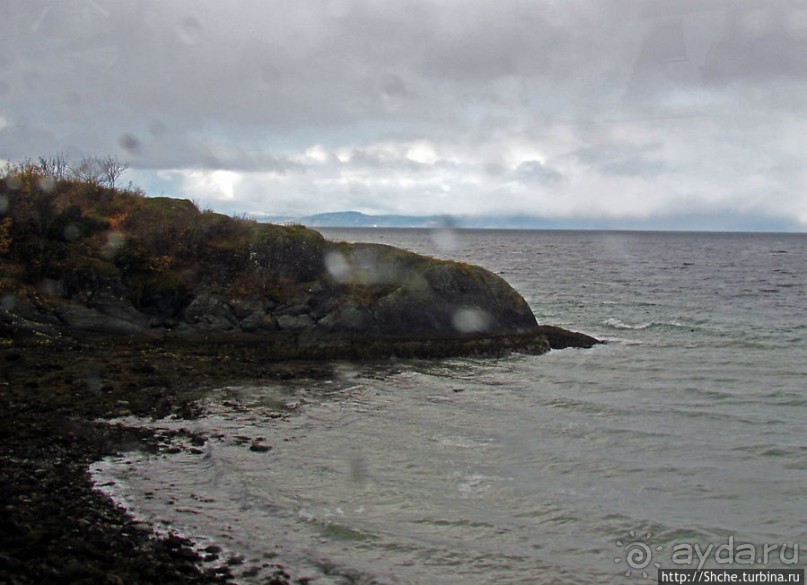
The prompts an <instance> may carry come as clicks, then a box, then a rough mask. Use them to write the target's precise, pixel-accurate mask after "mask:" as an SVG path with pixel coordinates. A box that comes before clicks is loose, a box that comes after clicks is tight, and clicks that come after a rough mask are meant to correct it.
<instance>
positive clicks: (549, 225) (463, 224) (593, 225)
mask: <svg viewBox="0 0 807 585" xmlns="http://www.w3.org/2000/svg"><path fill="white" fill-rule="evenodd" d="M254 219H256V220H257V221H261V222H268V223H276V224H302V225H305V226H307V227H311V228H374V227H375V228H441V227H454V228H465V229H516V230H518V229H521V230H655V231H717V232H721V231H725V232H736V231H741V232H745V231H748V232H766V231H767V232H801V233H803V232H804V228H803V226H801V225H800V224H798V223H795V222H792V221H785V220H777V219H773V218H765V217H756V216H752V215H748V214H744V213H734V214H731V213H726V214H723V215H721V216H720V217H717V216H714V215H709V214H698V213H691V214H683V215H673V216H669V217H660V218H650V219H645V218H598V219H585V218H546V217H539V216H534V215H483V216H476V215H368V214H366V213H360V212H358V211H337V212H332V213H318V214H315V215H307V216H303V217H291V216H284V217H280V216H274V217H267V216H263V217H255V218H254Z"/></svg>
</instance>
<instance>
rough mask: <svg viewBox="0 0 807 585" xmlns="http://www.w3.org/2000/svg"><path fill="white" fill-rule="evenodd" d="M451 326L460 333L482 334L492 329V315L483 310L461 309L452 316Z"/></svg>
mask: <svg viewBox="0 0 807 585" xmlns="http://www.w3.org/2000/svg"><path fill="white" fill-rule="evenodd" d="M451 324H452V325H453V326H454V329H456V330H457V331H459V332H460V333H482V332H485V331H487V330H488V329H490V315H488V313H487V312H485V311H483V310H481V309H475V308H465V309H460V310H459V311H457V312H455V313H454V315H453V316H452V318H451Z"/></svg>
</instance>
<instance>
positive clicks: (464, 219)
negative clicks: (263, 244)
mask: <svg viewBox="0 0 807 585" xmlns="http://www.w3.org/2000/svg"><path fill="white" fill-rule="evenodd" d="M258 220H259V221H266V222H270V223H298V224H302V225H305V226H307V227H312V228H318V227H321V228H327V227H345V228H351V227H355V228H365V227H366V228H374V227H376V228H440V227H457V228H480V229H484V228H490V229H496V228H498V229H550V228H563V227H567V226H566V225H563V224H562V223H560V222H552V221H548V220H545V219H542V218H537V217H531V216H525V215H514V216H483V217H474V216H451V215H368V214H366V213H361V212H358V211H335V212H331V213H317V214H315V215H306V216H303V217H290V216H283V217H280V216H276V217H263V218H258ZM578 223H579V222H578Z"/></svg>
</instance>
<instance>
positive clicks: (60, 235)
mask: <svg viewBox="0 0 807 585" xmlns="http://www.w3.org/2000/svg"><path fill="white" fill-rule="evenodd" d="M124 170H125V165H122V164H121V163H119V162H118V161H116V160H115V159H113V158H104V159H87V160H84V161H81V162H80V163H78V164H77V165H74V166H71V165H69V164H67V163H66V162H65V161H64V159H63V158H61V157H56V158H52V159H45V158H42V159H39V160H37V161H32V160H26V161H24V162H21V163H17V164H13V165H9V166H8V167H7V169H6V170H5V173H4V176H2V177H0V296H3V295H7V294H19V293H20V292H23V291H20V290H16V289H19V288H21V287H22V288H30V289H36V290H37V291H39V293H47V294H48V295H49V296H58V297H61V298H64V299H71V300H77V301H85V302H90V301H92V298H93V297H94V296H95V295H99V294H112V295H115V296H117V297H128V298H129V299H130V300H131V303H132V305H133V306H134V307H135V308H136V309H138V310H140V311H142V312H144V313H147V314H149V313H151V314H155V315H159V316H161V317H170V315H172V314H176V313H178V312H179V311H181V310H182V308H183V307H184V306H185V305H186V304H187V303H188V302H190V300H191V299H192V298H193V295H194V291H195V290H197V289H198V287H199V285H200V283H204V285H205V286H208V287H209V286H213V287H215V288H217V289H218V292H221V293H222V294H232V295H245V294H260V295H262V296H264V297H265V298H275V299H276V300H278V301H282V300H283V297H284V296H287V295H288V294H291V293H292V292H293V289H294V288H295V287H296V286H297V285H299V284H300V283H303V282H306V281H309V280H314V279H315V278H316V277H317V276H319V274H320V272H321V270H322V267H321V262H319V261H318V259H319V258H321V247H322V245H323V243H324V239H323V238H322V236H321V235H320V234H318V233H317V232H314V231H311V230H308V229H306V228H303V227H301V226H289V227H287V226H277V225H269V224H259V223H257V222H255V221H252V220H248V219H244V218H235V217H230V216H227V215H222V214H218V213H214V212H212V211H209V210H205V211H202V210H200V209H199V207H198V206H197V205H196V204H194V203H193V202H191V201H188V200H183V199H173V198H168V197H146V196H145V194H144V193H143V191H141V190H140V189H137V188H134V187H132V186H131V185H129V186H127V187H124V188H121V187H119V186H118V185H117V182H118V180H119V178H120V176H121V174H122V172H123V171H124Z"/></svg>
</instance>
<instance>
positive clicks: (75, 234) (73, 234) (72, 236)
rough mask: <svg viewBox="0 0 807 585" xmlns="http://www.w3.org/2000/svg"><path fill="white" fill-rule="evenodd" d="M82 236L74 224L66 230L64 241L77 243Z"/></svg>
mask: <svg viewBox="0 0 807 585" xmlns="http://www.w3.org/2000/svg"><path fill="white" fill-rule="evenodd" d="M80 235H81V232H80V231H79V229H78V228H77V227H76V225H75V224H73V223H71V224H70V225H69V226H67V227H66V228H64V239H65V240H67V241H68V242H75V241H76V240H77V239H78V238H79V236H80Z"/></svg>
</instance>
